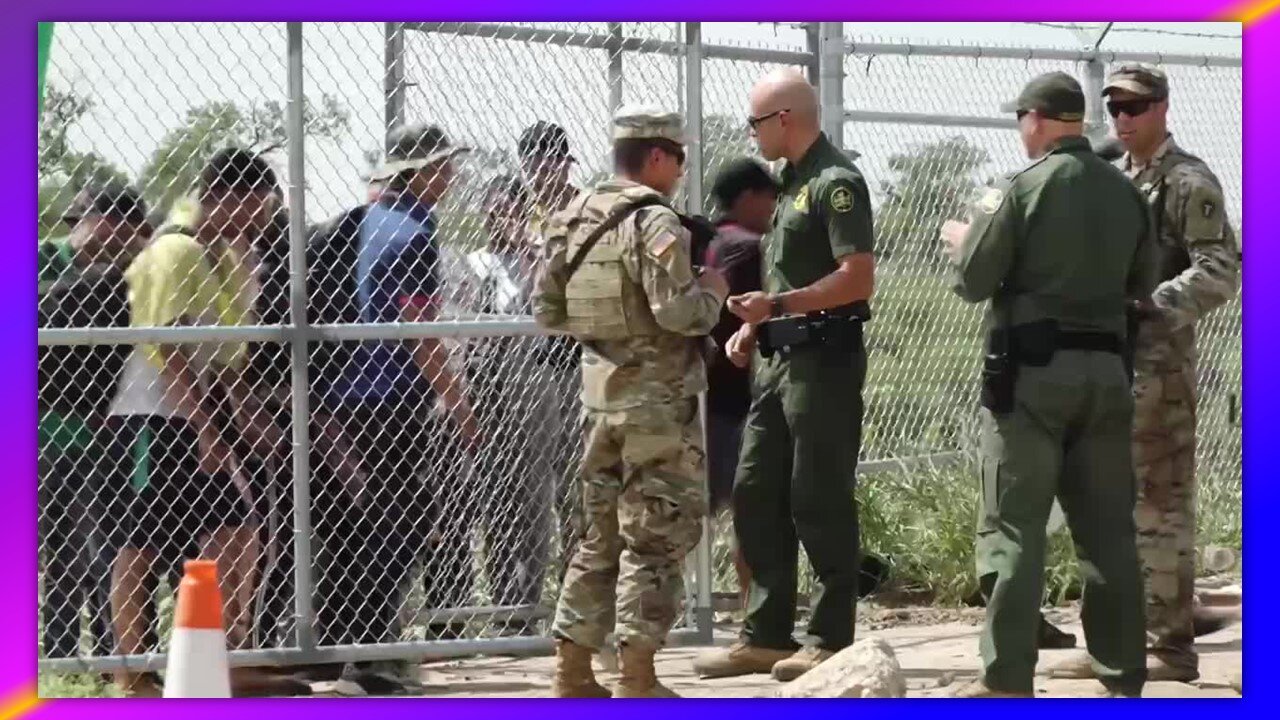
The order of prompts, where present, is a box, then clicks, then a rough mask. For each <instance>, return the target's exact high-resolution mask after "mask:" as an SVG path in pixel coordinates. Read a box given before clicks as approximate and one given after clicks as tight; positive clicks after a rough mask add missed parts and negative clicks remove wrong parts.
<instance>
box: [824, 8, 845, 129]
mask: <svg viewBox="0 0 1280 720" xmlns="http://www.w3.org/2000/svg"><path fill="white" fill-rule="evenodd" d="M818 102H819V103H821V108H822V115H821V117H822V131H823V132H824V133H826V134H827V138H828V139H830V140H831V142H833V143H835V145H836V147H838V148H843V147H844V23H831V22H827V23H819V24H818Z"/></svg>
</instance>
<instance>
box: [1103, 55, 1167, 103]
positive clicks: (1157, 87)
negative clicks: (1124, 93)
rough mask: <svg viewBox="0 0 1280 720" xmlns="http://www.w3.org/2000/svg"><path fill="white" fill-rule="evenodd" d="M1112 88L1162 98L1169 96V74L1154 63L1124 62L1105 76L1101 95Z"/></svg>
mask: <svg viewBox="0 0 1280 720" xmlns="http://www.w3.org/2000/svg"><path fill="white" fill-rule="evenodd" d="M1112 90H1128V91H1129V92H1131V93H1133V94H1134V95H1140V96H1142V97H1149V98H1151V99H1153V100H1163V99H1165V98H1167V97H1169V76H1168V75H1165V74H1164V71H1163V70H1161V69H1160V68H1158V67H1155V66H1154V65H1147V64H1145V63H1126V64H1124V65H1121V66H1120V67H1118V68H1116V69H1115V70H1112V71H1111V74H1110V75H1108V76H1107V84H1106V86H1105V87H1103V88H1102V95H1103V96H1104V97H1105V96H1107V95H1109V94H1111V91H1112Z"/></svg>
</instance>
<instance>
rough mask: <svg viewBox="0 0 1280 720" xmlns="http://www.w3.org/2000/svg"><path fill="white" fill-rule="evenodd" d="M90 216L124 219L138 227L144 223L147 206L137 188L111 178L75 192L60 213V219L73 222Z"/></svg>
mask: <svg viewBox="0 0 1280 720" xmlns="http://www.w3.org/2000/svg"><path fill="white" fill-rule="evenodd" d="M91 215H98V216H101V217H104V218H110V219H114V220H123V221H124V222H127V223H129V224H130V225H137V226H139V227H141V226H142V225H145V224H146V222H147V205H146V203H145V202H144V201H143V200H142V196H141V195H140V194H139V193H138V191H137V190H134V189H133V188H132V187H129V186H128V185H126V184H125V183H122V182H118V181H114V180H113V181H108V182H104V183H93V184H90V185H86V186H85V187H83V188H81V190H80V192H78V193H76V195H75V197H74V198H72V199H71V206H70V207H68V208H67V211H66V212H65V213H63V214H62V220H63V222H66V223H69V224H75V223H77V222H79V221H80V220H81V219H82V218H84V217H88V216H91Z"/></svg>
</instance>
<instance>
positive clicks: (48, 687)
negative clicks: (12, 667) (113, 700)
mask: <svg viewBox="0 0 1280 720" xmlns="http://www.w3.org/2000/svg"><path fill="white" fill-rule="evenodd" d="M36 693H37V694H38V695H39V696H40V697H42V698H103V697H123V695H121V693H120V690H119V689H118V688H116V686H115V685H113V684H111V683H109V682H106V681H104V680H103V679H102V678H101V677H99V676H97V675H89V674H74V675H54V674H52V673H40V677H39V679H38V682H37V687H36Z"/></svg>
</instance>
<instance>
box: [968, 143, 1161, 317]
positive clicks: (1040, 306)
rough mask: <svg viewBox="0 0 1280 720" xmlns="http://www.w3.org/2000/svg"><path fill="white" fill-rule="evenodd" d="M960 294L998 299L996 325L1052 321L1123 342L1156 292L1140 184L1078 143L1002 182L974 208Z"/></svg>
mask: <svg viewBox="0 0 1280 720" xmlns="http://www.w3.org/2000/svg"><path fill="white" fill-rule="evenodd" d="M973 217H974V220H973V222H972V224H971V225H970V226H969V230H968V232H967V233H966V235H965V238H964V242H963V244H962V246H961V251H960V256H959V259H958V260H956V261H954V262H953V266H954V269H955V284H954V286H953V287H954V290H955V291H956V293H957V294H959V295H960V296H961V297H962V298H964V299H965V300H967V301H969V302H982V301H984V300H988V299H991V300H993V304H992V309H991V311H990V312H989V313H988V316H987V323H988V326H989V327H990V326H993V325H1009V324H1013V325H1018V324H1023V323H1030V322H1036V321H1039V320H1043V319H1046V318H1051V319H1055V320H1058V321H1059V322H1061V323H1062V325H1063V326H1064V327H1069V328H1077V329H1087V330H1101V331H1105V332H1115V333H1120V334H1122V333H1123V332H1124V329H1125V314H1124V313H1125V306H1126V304H1127V302H1128V301H1129V300H1133V299H1138V298H1141V297H1144V296H1145V295H1146V294H1148V293H1150V292H1151V289H1152V288H1153V287H1154V286H1155V272H1154V270H1155V263H1154V257H1155V246H1154V242H1153V239H1152V236H1151V232H1150V230H1151V228H1150V224H1149V222H1148V220H1147V210H1146V207H1145V205H1144V203H1143V200H1142V197H1141V196H1140V195H1139V193H1138V192H1137V190H1136V189H1135V188H1134V187H1133V184H1132V183H1131V182H1129V180H1128V179H1126V178H1125V177H1124V175H1123V174H1122V173H1120V172H1119V171H1118V170H1117V169H1116V168H1115V167H1113V166H1111V165H1110V164H1108V163H1106V162H1105V161H1103V160H1102V159H1101V158H1099V157H1098V156H1097V155H1095V154H1094V153H1093V151H1092V149H1091V147H1090V145H1089V141H1088V140H1086V139H1084V138H1083V137H1080V136H1071V137H1064V138H1061V139H1060V140H1058V141H1057V142H1056V143H1054V145H1053V146H1052V147H1050V148H1048V150H1047V151H1046V152H1045V154H1044V155H1043V156H1041V157H1040V158H1038V159H1037V160H1035V161H1034V162H1032V163H1030V164H1029V165H1027V166H1026V167H1025V168H1023V169H1022V170H1021V171H1019V172H1017V173H1014V174H1013V175H1011V176H1009V177H1007V178H1005V179H1003V180H1002V181H1001V182H1000V183H998V184H997V185H996V186H995V187H992V188H990V189H989V190H987V192H986V194H984V195H983V197H982V198H981V199H980V200H979V201H978V202H977V203H976V204H975V207H974V211H973Z"/></svg>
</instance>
